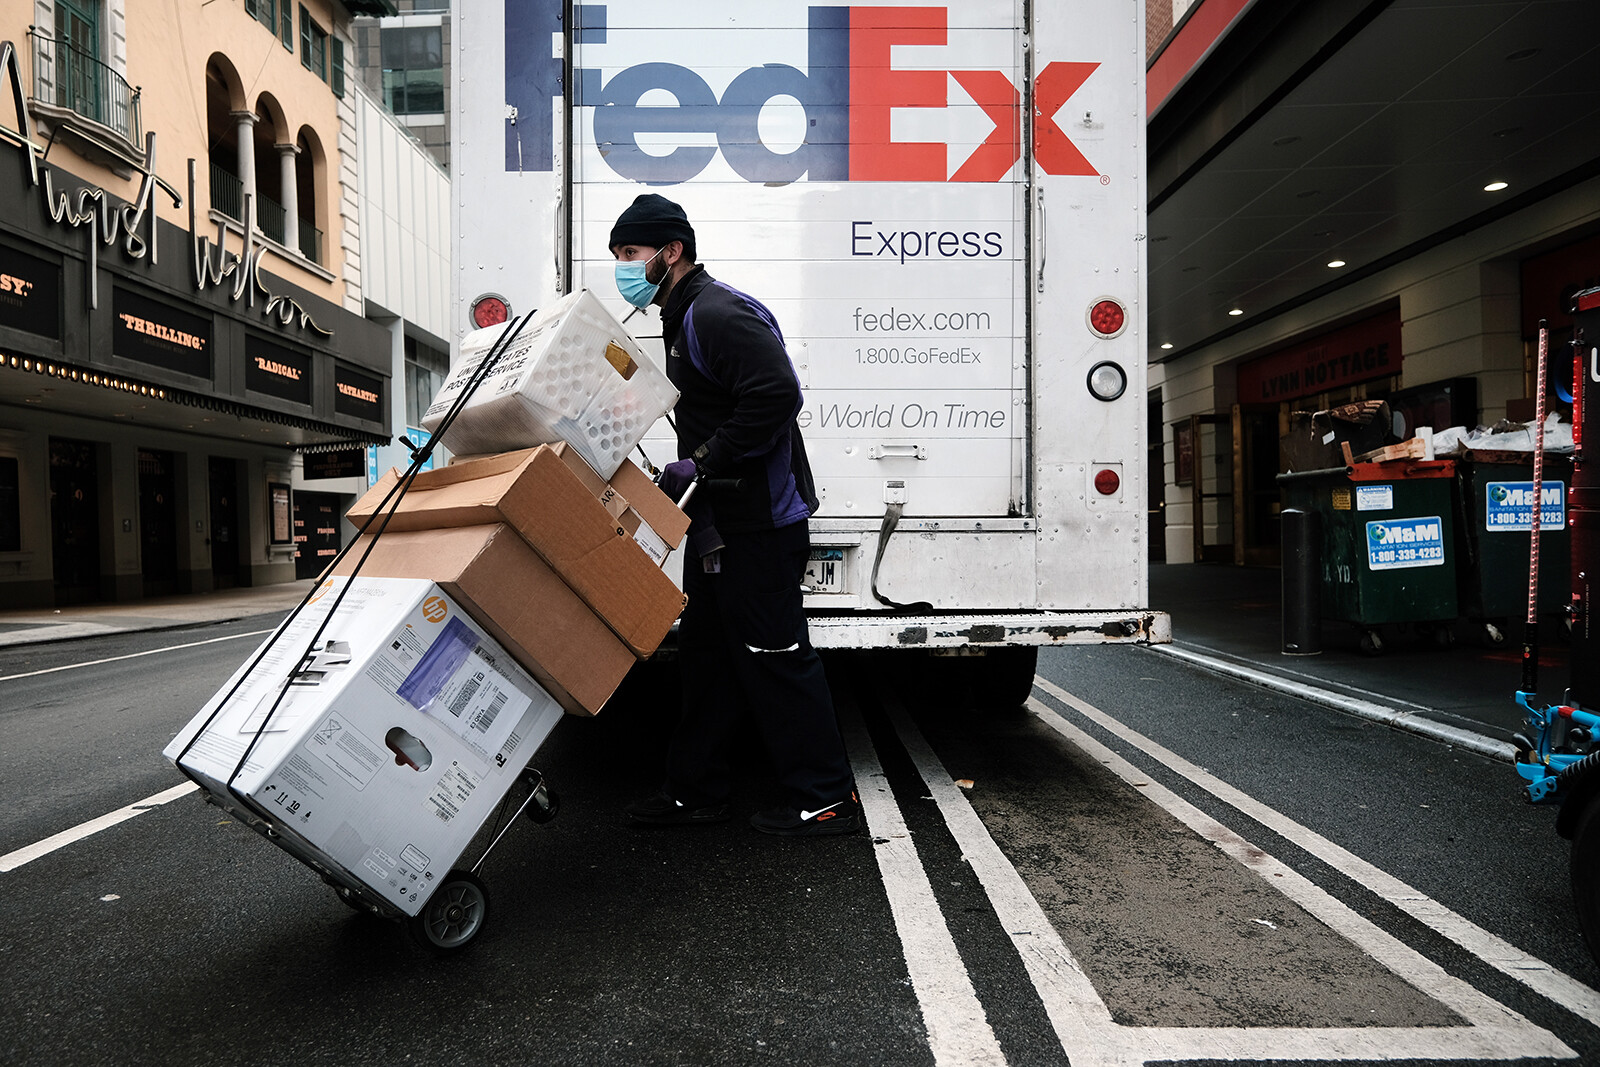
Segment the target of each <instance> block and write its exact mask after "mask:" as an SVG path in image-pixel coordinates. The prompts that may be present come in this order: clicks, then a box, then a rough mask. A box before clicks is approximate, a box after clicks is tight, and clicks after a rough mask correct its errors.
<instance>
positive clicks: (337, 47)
mask: <svg viewBox="0 0 1600 1067" xmlns="http://www.w3.org/2000/svg"><path fill="white" fill-rule="evenodd" d="M328 44H329V46H330V48H331V49H332V57H333V68H332V70H331V71H330V72H329V73H330V74H332V75H333V77H332V80H330V81H329V82H328V84H329V85H331V86H332V87H333V95H334V96H337V97H338V98H339V99H340V100H343V99H344V42H343V41H341V40H339V38H337V37H335V38H333V39H332V40H330V41H329V42H328Z"/></svg>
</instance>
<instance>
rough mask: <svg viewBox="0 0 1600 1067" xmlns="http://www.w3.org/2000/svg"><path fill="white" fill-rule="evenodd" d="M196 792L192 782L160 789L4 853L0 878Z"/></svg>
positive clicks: (1, 858) (0, 859) (0, 858)
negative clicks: (60, 849) (61, 849)
mask: <svg viewBox="0 0 1600 1067" xmlns="http://www.w3.org/2000/svg"><path fill="white" fill-rule="evenodd" d="M198 788H200V787H199V786H197V785H195V784H194V783H193V782H184V783H183V784H182V785H175V786H173V787H172V788H171V789H163V790H162V791H161V792H159V793H156V794H154V795H152V796H148V797H145V798H144V799H143V800H136V801H134V802H133V803H132V804H129V805H128V806H127V807H125V808H118V809H117V810H116V811H108V812H106V813H105V814H104V815H102V816H100V817H99V818H98V819H90V820H89V821H88V822H85V823H79V824H78V825H77V826H74V827H73V828H72V829H70V830H63V831H61V832H60V833H59V834H53V835H51V836H50V837H47V838H45V839H44V840H43V841H38V842H35V843H34V844H31V845H28V846H26V847H25V848H19V849H17V850H16V851H15V852H7V853H6V854H5V855H4V856H0V874H4V873H5V872H6V871H14V870H16V869H17V868H18V867H21V866H22V865H23V864H24V863H32V862H33V861H34V860H36V859H38V858H39V857H40V856H48V855H49V854H50V853H52V852H54V851H55V850H56V849H58V848H65V847H66V846H67V845H70V844H72V843H73V842H74V841H82V840H83V839H84V838H86V837H89V836H91V835H93V834H97V833H99V832H100V831H101V830H105V829H108V828H110V827H112V826H116V825H117V824H118V823H124V822H127V821H128V820H129V819H131V818H133V817H134V816H135V815H143V814H144V813H145V812H147V811H149V810H150V809H151V808H159V807H160V806H161V805H163V804H165V803H167V802H168V801H170V800H177V799H178V798H179V797H181V796H187V795H189V794H190V793H192V792H194V791H195V790H196V789H198Z"/></svg>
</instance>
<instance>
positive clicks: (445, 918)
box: [406, 870, 489, 953]
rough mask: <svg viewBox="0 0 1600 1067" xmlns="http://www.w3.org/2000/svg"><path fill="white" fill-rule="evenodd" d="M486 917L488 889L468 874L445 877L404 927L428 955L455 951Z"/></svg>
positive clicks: (469, 939)
mask: <svg viewBox="0 0 1600 1067" xmlns="http://www.w3.org/2000/svg"><path fill="white" fill-rule="evenodd" d="M488 918H489V889H488V887H487V886H485V885H484V884H483V880H482V879H480V878H479V877H478V876H477V875H475V874H473V873H471V872H470V871H462V870H455V871H451V872H450V873H449V874H447V875H445V877H444V881H443V882H441V883H440V884H439V888H438V889H435V890H434V891H433V896H431V897H429V898H428V903H427V905H426V906H424V907H423V909H422V910H421V911H420V912H418V913H417V914H416V915H415V916H414V917H413V918H411V919H409V920H407V922H406V927H407V929H409V930H410V931H411V936H412V938H413V939H415V940H416V942H417V944H419V945H421V946H422V947H423V948H425V949H428V950H429V951H430V952H437V953H447V952H458V951H460V950H461V949H464V948H466V947H467V946H468V945H469V944H471V943H472V941H473V940H474V939H475V938H476V937H477V936H478V934H479V933H480V932H481V931H482V930H483V924H484V923H485V922H487V921H488Z"/></svg>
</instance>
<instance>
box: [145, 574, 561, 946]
mask: <svg viewBox="0 0 1600 1067" xmlns="http://www.w3.org/2000/svg"><path fill="white" fill-rule="evenodd" d="M336 604H337V607H335V605H336ZM325 621H326V623H327V626H326V627H323V623H324V622H325ZM319 628H321V629H322V632H321V635H320V636H318V634H317V631H318V629H319ZM314 636H315V637H316V646H315V648H312V649H311V651H310V653H309V655H306V653H307V649H308V647H309V643H310V642H311V640H312V638H313V637H314ZM263 652H264V656H263V658H262V659H261V661H260V662H259V663H255V659H256V657H255V656H252V657H251V659H250V660H249V661H247V663H246V664H245V666H242V667H240V668H239V670H238V671H236V672H235V673H234V676H233V677H232V678H231V679H229V681H228V683H227V684H226V685H224V686H223V687H222V689H220V690H218V692H217V694H216V695H215V696H213V697H212V698H211V700H210V701H209V702H208V703H207V704H206V706H205V707H204V708H202V709H201V710H200V713H199V714H198V715H196V716H195V717H194V719H193V721H191V722H190V723H189V724H188V725H187V726H186V727H184V729H183V730H182V731H181V732H180V733H179V734H178V736H177V737H176V738H174V739H173V740H172V743H171V744H169V745H168V746H167V747H166V750H165V755H166V756H167V758H168V759H171V760H172V761H173V762H175V763H177V764H178V765H179V766H180V767H182V768H183V769H184V770H185V771H186V772H187V773H188V774H190V775H191V776H192V777H194V778H195V779H196V780H198V781H199V782H200V784H201V785H202V786H203V787H204V788H205V790H206V792H207V793H208V794H209V795H210V796H211V797H212V799H214V800H215V801H216V802H217V803H218V804H220V805H221V806H222V807H223V808H225V809H227V810H228V811H230V812H232V813H234V814H235V815H237V816H238V817H239V818H240V819H241V820H242V821H243V822H244V823H245V824H246V825H249V826H251V827H253V828H255V829H258V830H262V831H264V832H268V833H269V834H270V836H271V837H272V839H273V841H274V842H275V843H276V844H277V845H278V846H279V847H281V848H283V849H284V850H285V851H287V852H289V853H290V854H291V855H293V856H295V857H296V858H298V859H299V860H301V861H302V862H303V863H306V864H308V865H309V866H311V867H312V868H314V869H316V870H318V871H321V872H322V873H323V875H324V876H325V877H327V878H328V879H330V880H332V881H334V882H336V883H338V884H343V885H349V886H354V885H356V884H359V885H360V886H361V887H363V888H365V889H366V890H368V891H370V892H372V893H374V894H376V895H377V896H379V897H380V898H382V899H383V900H384V901H385V902H387V903H388V904H390V905H392V906H393V907H395V908H397V909H398V910H399V911H400V912H401V913H402V914H405V915H415V914H417V912H418V911H419V910H420V909H421V908H422V907H423V906H424V905H426V904H427V901H428V898H429V896H431V895H432V891H433V887H434V886H435V885H437V884H438V883H439V881H440V880H441V879H443V878H444V877H445V875H447V874H448V873H449V872H450V869H451V868H452V867H453V866H454V865H455V862H456V860H457V859H458V858H459V857H460V856H461V854H462V852H463V851H465V849H466V847H467V845H468V844H469V843H470V842H471V840H472V838H473V835H474V834H476V833H477V831H478V829H479V828H480V827H481V826H482V825H483V823H484V821H485V820H486V819H487V818H488V817H489V815H490V814H491V813H492V812H493V811H494V808H495V805H497V804H498V803H500V801H501V800H502V799H503V798H504V797H505V795H506V794H507V793H508V792H509V791H510V789H511V786H512V784H513V783H514V782H515V781H516V780H517V776H518V775H519V774H520V773H521V771H522V768H523V767H524V766H526V765H527V762H528V758H529V757H530V756H531V755H532V754H533V752H534V751H535V750H536V749H538V747H539V745H540V744H541V743H543V741H544V739H545V737H546V736H547V735H548V734H549V733H550V731H551V729H553V728H554V726H555V724H556V723H557V722H558V721H560V719H561V715H562V711H561V707H560V706H559V705H558V704H557V703H556V701H555V700H554V699H553V698H552V697H551V696H550V695H549V694H548V693H546V692H545V691H544V689H542V688H541V687H540V686H539V684H538V683H537V682H535V681H534V680H533V679H532V678H530V677H529V676H528V675H527V673H526V672H525V671H523V670H522V669H521V668H520V667H519V666H518V665H517V664H516V662H515V661H514V660H513V658H512V657H511V656H510V655H509V654H508V652H507V650H506V649H504V648H503V647H501V646H500V645H499V644H498V643H497V642H496V641H495V640H494V638H493V637H491V636H490V635H489V634H487V633H484V632H483V631H482V629H481V628H480V627H478V626H477V625H476V624H475V623H474V621H473V620H472V618H471V617H470V616H469V615H468V614H467V613H466V612H464V611H463V610H462V607H461V604H460V603H459V602H458V601H456V600H455V599H453V598H452V597H451V596H450V595H449V594H448V593H446V592H445V591H444V590H443V589H442V588H441V587H440V586H439V585H437V584H436V583H434V582H431V581H428V580H426V579H408V578H386V577H368V576H366V575H362V576H361V577H359V578H356V579H348V578H327V579H324V581H323V582H322V583H321V584H320V585H319V587H318V589H317V591H316V593H315V595H314V596H313V598H312V599H311V601H310V602H309V603H308V604H307V605H306V606H305V607H304V608H303V609H302V610H301V611H300V612H299V613H298V614H297V615H295V616H294V617H293V618H292V619H291V620H288V621H286V622H285V624H284V625H283V626H281V627H280V628H279V631H278V632H277V633H275V634H274V635H273V637H272V638H269V639H268V641H267V642H266V644H265V646H264V648H263V649H261V650H258V654H261V653H263ZM302 656H305V658H304V660H303V661H302V659H301V657H302ZM252 663H255V667H254V669H253V670H252V669H251V667H250V665H251V664H252ZM297 665H298V666H299V667H300V668H301V669H300V670H298V671H295V668H296V666H297ZM240 797H243V798H244V802H243V803H241V801H240V799H239V798H240Z"/></svg>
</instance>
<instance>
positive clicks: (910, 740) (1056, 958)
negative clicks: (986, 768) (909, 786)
mask: <svg viewBox="0 0 1600 1067" xmlns="http://www.w3.org/2000/svg"><path fill="white" fill-rule="evenodd" d="M880 695H881V696H882V698H883V701H884V706H885V709H886V710H887V712H888V714H889V719H890V722H892V723H893V724H894V728H895V732H896V733H897V734H899V736H900V743H901V744H902V745H903V746H904V747H905V749H906V752H907V754H908V755H909V756H910V757H911V761H912V762H913V763H914V764H915V765H916V768H917V772H918V773H919V774H920V775H921V776H922V781H923V784H924V785H926V786H927V788H928V793H929V795H930V796H932V797H933V799H934V802H935V803H936V804H938V805H939V811H940V813H941V814H942V815H943V817H944V820H945V824H946V825H947V826H948V827H949V829H950V833H951V836H953V837H954V838H955V840H956V844H957V845H958V846H960V848H961V854H962V857H963V858H964V859H965V860H966V861H967V862H968V864H969V865H970V866H971V867H972V871H973V873H974V874H975V875H977V877H978V881H979V883H980V884H981V885H982V886H983V889H984V892H985V893H986V894H988V897H989V900H990V902H991V904H993V906H994V910H995V916H996V917H997V918H998V919H999V920H1000V925H1001V926H1002V927H1004V928H1005V930H1006V932H1007V934H1009V935H1010V937H1011V943H1012V945H1014V946H1015V947H1016V950H1017V954H1018V955H1019V956H1020V957H1021V958H1022V964H1023V967H1024V968H1025V969H1026V970H1027V972H1028V977H1029V978H1030V979H1032V980H1033V984H1034V987H1035V988H1036V989H1037V990H1038V992H1039V996H1040V999H1041V1000H1042V1001H1043V1003H1044V1009H1045V1014H1046V1015H1047V1016H1048V1017H1049V1019H1050V1024H1051V1026H1053V1027H1054V1028H1055V1031H1056V1036H1057V1038H1058V1039H1059V1040H1060V1041H1061V1047H1062V1048H1063V1049H1065V1050H1066V1052H1067V1055H1068V1056H1069V1057H1071V1059H1072V1063H1073V1067H1085V1065H1087V1064H1091V1063H1095V1062H1098V1061H1096V1060H1095V1059H1094V1058H1093V1057H1094V1055H1095V1054H1096V1053H1095V1050H1096V1043H1097V1042H1098V1041H1099V1035H1101V1034H1103V1033H1106V1032H1109V1031H1111V1030H1114V1029H1115V1028H1116V1024H1115V1023H1114V1022H1113V1021H1112V1017H1111V1009H1110V1008H1108V1007H1107V1006H1106V1004H1105V1002H1104V1001H1103V1000H1102V999H1101V998H1100V994H1099V993H1097V992H1096V991H1095V988H1094V984H1093V983H1092V982H1091V981H1090V980H1089V976H1088V975H1087V974H1085V973H1084V971H1083V967H1082V966H1081V965H1080V964H1079V963H1078V961H1077V959H1076V958H1074V956H1073V955H1072V952H1071V950H1070V949H1068V948H1067V946H1066V943H1065V942H1063V941H1062V940H1061V935H1060V934H1059V933H1058V932H1057V931H1056V928H1055V926H1054V925H1052V924H1051V922H1050V918H1049V916H1048V915H1046V914H1045V912H1044V908H1043V907H1041V906H1040V904H1039V901H1038V900H1037V899H1036V898H1035V897H1034V895H1033V893H1032V892H1031V891H1030V890H1029V889H1028V886H1027V884H1026V883H1025V882H1024V881H1023V880H1022V876H1021V875H1020V874H1018V873H1017V869H1016V868H1015V867H1013V866H1012V865H1011V861H1010V860H1009V859H1007V858H1006V855H1005V853H1004V852H1002V851H1001V850H1000V846H999V845H997V844H996V843H995V840H994V838H993V837H991V836H990V835H989V830H988V828H987V827H985V826H984V825H983V820H982V819H981V818H979V817H978V813H977V812H976V811H975V810H974V809H973V807H972V805H971V804H970V803H969V802H968V801H967V798H966V797H965V796H963V795H962V793H961V789H960V787H958V786H957V785H956V784H955V783H954V782H953V781H952V780H951V778H950V775H949V773H948V772H947V771H946V770H945V769H944V764H943V763H941V762H940V760H939V757H938V756H937V755H935V754H934V752H933V749H932V748H931V747H930V746H929V745H928V742H927V741H926V740H925V739H924V738H923V736H922V733H921V731H919V730H918V729H917V728H916V725H915V724H914V723H912V722H911V718H910V716H909V715H907V714H906V710H905V707H904V705H903V704H901V703H900V701H899V700H898V699H897V698H896V697H895V696H894V695H893V694H891V693H888V692H881V693H880ZM1080 1056H1084V1057H1086V1058H1084V1059H1080V1058H1079V1057H1080ZM1107 1062H1116V1063H1122V1062H1130V1063H1131V1062H1135V1061H1132V1060H1129V1061H1123V1060H1121V1059H1117V1060H1114V1061H1107Z"/></svg>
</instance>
